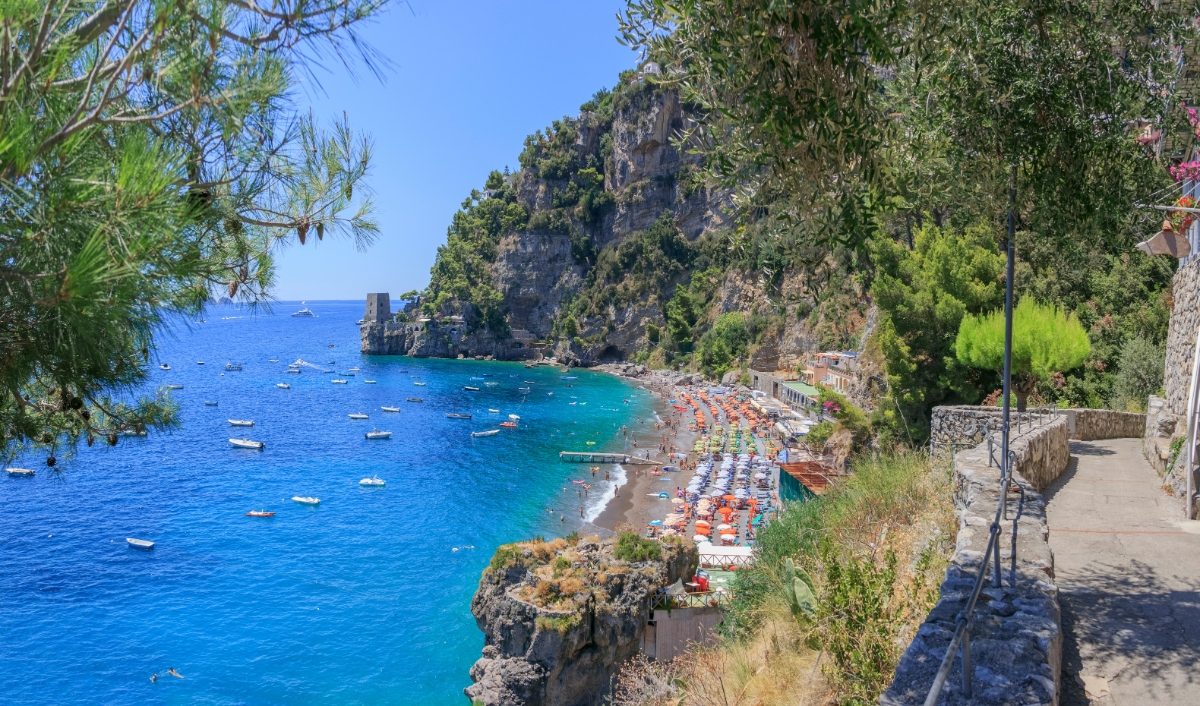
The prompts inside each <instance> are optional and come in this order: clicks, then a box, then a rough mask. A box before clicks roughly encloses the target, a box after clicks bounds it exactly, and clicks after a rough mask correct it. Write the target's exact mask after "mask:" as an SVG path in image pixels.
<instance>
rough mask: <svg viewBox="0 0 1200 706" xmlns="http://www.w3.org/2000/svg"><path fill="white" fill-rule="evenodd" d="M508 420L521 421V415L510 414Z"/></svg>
mask: <svg viewBox="0 0 1200 706" xmlns="http://www.w3.org/2000/svg"><path fill="white" fill-rule="evenodd" d="M508 418H509V419H511V420H513V421H514V422H519V421H521V415H519V414H510V415H508Z"/></svg>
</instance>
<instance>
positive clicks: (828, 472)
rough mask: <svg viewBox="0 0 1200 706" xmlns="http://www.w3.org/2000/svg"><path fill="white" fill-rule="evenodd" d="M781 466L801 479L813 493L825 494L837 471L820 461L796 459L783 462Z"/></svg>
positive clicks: (792, 475) (787, 472)
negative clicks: (790, 461)
mask: <svg viewBox="0 0 1200 706" xmlns="http://www.w3.org/2000/svg"><path fill="white" fill-rule="evenodd" d="M779 468H780V469H781V470H782V471H783V472H784V473H786V474H788V475H789V476H791V477H793V478H795V479H796V480H798V481H800V482H801V483H802V484H803V485H804V487H805V488H808V489H809V490H810V491H812V493H813V495H824V494H825V491H826V490H827V489H828V488H829V483H830V480H831V479H832V478H833V477H834V476H836V475H837V473H836V472H835V471H834V470H833V469H832V468H831V467H829V466H826V465H825V464H824V463H821V462H820V461H795V462H792V463H781V464H779Z"/></svg>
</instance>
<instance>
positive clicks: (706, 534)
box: [696, 527, 712, 537]
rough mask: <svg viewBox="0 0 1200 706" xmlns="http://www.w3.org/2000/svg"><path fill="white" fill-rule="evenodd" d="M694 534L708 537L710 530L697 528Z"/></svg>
mask: <svg viewBox="0 0 1200 706" xmlns="http://www.w3.org/2000/svg"><path fill="white" fill-rule="evenodd" d="M696 534H702V535H704V536H706V537H707V536H708V535H710V534H712V530H711V529H710V528H708V527H697V528H696Z"/></svg>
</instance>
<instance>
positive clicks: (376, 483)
mask: <svg viewBox="0 0 1200 706" xmlns="http://www.w3.org/2000/svg"><path fill="white" fill-rule="evenodd" d="M358 484H359V485H366V486H372V487H375V488H382V487H383V486H385V485H387V482H386V481H384V480H383V479H382V478H380V477H379V476H371V477H370V478H363V479H362V480H360V481H359V482H358Z"/></svg>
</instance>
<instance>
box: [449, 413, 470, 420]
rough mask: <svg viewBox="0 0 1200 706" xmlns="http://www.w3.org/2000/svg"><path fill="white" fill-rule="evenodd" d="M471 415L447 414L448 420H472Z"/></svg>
mask: <svg viewBox="0 0 1200 706" xmlns="http://www.w3.org/2000/svg"><path fill="white" fill-rule="evenodd" d="M470 418H471V415H469V414H464V413H462V412H446V419H470Z"/></svg>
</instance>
